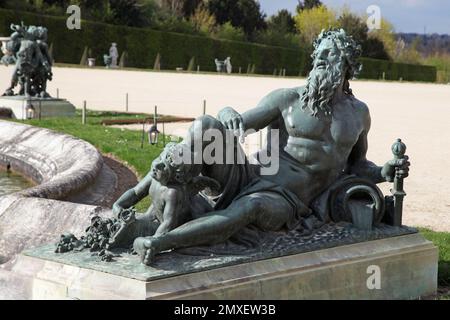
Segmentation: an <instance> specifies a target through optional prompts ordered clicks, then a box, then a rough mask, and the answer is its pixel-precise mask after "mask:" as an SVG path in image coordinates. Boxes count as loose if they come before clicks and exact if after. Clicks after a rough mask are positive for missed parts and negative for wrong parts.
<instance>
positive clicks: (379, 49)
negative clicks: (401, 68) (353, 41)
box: [362, 38, 390, 60]
mask: <svg viewBox="0 0 450 320" xmlns="http://www.w3.org/2000/svg"><path fill="white" fill-rule="evenodd" d="M362 49H363V56H364V57H366V58H372V59H381V60H390V57H389V54H388V53H387V51H386V48H385V47H384V44H383V42H381V41H380V40H379V39H377V38H368V39H367V40H366V41H365V42H363V44H362Z"/></svg>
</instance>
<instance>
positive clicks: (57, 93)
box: [56, 88, 59, 99]
mask: <svg viewBox="0 0 450 320" xmlns="http://www.w3.org/2000/svg"><path fill="white" fill-rule="evenodd" d="M56 99H59V88H56Z"/></svg>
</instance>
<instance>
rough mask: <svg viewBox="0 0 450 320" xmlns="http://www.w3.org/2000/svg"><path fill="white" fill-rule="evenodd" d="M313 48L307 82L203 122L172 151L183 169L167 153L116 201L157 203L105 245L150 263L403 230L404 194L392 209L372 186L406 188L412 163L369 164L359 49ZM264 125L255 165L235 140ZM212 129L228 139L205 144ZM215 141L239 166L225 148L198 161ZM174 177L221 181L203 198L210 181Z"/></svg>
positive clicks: (329, 37) (341, 39)
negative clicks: (319, 234) (209, 250)
mask: <svg viewBox="0 0 450 320" xmlns="http://www.w3.org/2000/svg"><path fill="white" fill-rule="evenodd" d="M314 48H315V50H314V53H313V56H312V57H313V69H312V71H311V72H310V74H309V77H308V79H307V84H306V85H305V86H302V87H298V88H290V89H279V90H275V91H274V92H272V93H270V94H268V95H267V96H266V97H264V98H263V99H262V100H261V102H260V103H259V104H258V106H256V107H255V108H254V109H251V110H249V111H247V112H245V113H243V114H240V113H238V112H237V111H235V110H234V109H233V108H230V107H227V108H225V109H223V110H222V111H221V112H220V113H219V115H218V118H217V119H216V118H214V117H211V116H202V117H200V118H198V119H197V120H196V121H195V122H194V124H193V125H192V126H191V127H190V129H189V131H188V134H187V136H186V137H185V139H184V140H183V141H182V142H181V143H179V144H178V145H173V146H170V148H171V150H172V151H173V150H182V151H181V152H178V154H179V155H180V154H182V155H184V156H186V155H188V156H187V157H183V159H184V160H183V161H184V162H182V163H181V164H180V163H178V162H177V163H176V164H173V165H172V164H168V162H167V161H166V160H167V156H168V152H167V151H168V150H165V151H164V152H163V154H162V155H161V156H160V158H158V159H156V160H155V161H156V162H154V163H153V166H152V169H151V170H150V172H149V173H148V175H147V177H146V178H144V179H143V180H142V181H141V182H140V183H139V184H138V185H137V186H136V187H134V188H133V189H130V190H128V191H127V192H126V193H124V194H123V195H122V196H121V197H120V198H119V199H118V200H117V202H116V203H115V204H114V206H113V212H114V213H115V214H116V215H117V216H118V217H120V216H121V214H122V212H124V210H125V211H126V210H128V209H129V208H131V207H132V206H134V205H135V204H136V203H138V202H139V201H140V200H142V199H143V198H144V197H146V196H149V195H150V196H152V199H153V200H152V201H153V205H152V206H151V207H150V208H149V210H148V211H147V212H146V213H145V214H143V215H136V216H135V217H134V216H133V218H132V219H129V220H128V222H127V223H123V224H122V227H120V228H118V229H117V230H116V231H115V232H114V233H113V235H112V236H111V237H110V238H109V241H108V248H109V249H113V248H116V247H122V248H127V247H129V246H131V245H133V249H134V251H135V252H136V253H138V254H139V255H140V257H141V261H142V262H143V263H145V264H147V265H149V264H151V263H152V262H153V261H154V259H155V256H156V255H157V254H159V253H161V252H163V251H167V250H172V249H181V248H192V247H197V246H203V247H205V246H206V247H208V246H214V245H217V244H220V243H225V242H227V241H228V240H230V239H240V240H241V242H242V243H247V244H250V245H259V244H261V243H262V239H263V238H265V235H266V234H270V237H269V238H270V242H271V243H272V244H274V243H275V244H276V242H277V241H276V240H277V239H278V240H279V239H281V238H287V240H286V241H292V239H297V235H296V234H293V233H292V232H293V231H295V232H297V233H299V234H305V233H307V232H311V231H312V230H315V229H317V228H320V227H324V226H325V227H326V226H328V225H332V224H333V223H337V222H347V223H353V227H354V228H355V229H361V230H364V232H366V231H370V230H371V228H372V226H377V225H380V224H381V223H382V222H384V223H385V224H386V223H388V224H389V223H390V224H391V225H392V224H394V223H392V222H389V219H390V218H393V219H391V220H395V221H396V222H395V225H398V224H401V222H399V220H398V219H399V218H398V217H401V215H399V212H398V211H401V207H398V208H397V209H395V206H398V205H400V206H401V198H399V197H398V196H396V195H395V193H394V196H396V198H395V199H396V200H395V206H394V208H392V206H391V204H392V203H391V202H392V201H390V200H392V199H391V198H389V197H386V198H384V196H383V194H382V193H381V191H380V190H379V188H378V187H377V186H376V184H377V183H381V182H385V181H391V182H392V181H394V179H397V180H396V181H397V183H396V187H394V189H395V190H396V191H398V190H400V189H402V186H401V181H402V179H403V178H405V177H406V176H407V175H408V170H409V165H410V164H409V161H408V158H407V156H403V154H404V148H403V147H399V148H397V147H395V148H394V149H395V152H397V151H396V150H397V149H399V150H400V149H401V150H403V151H399V152H398V156H397V157H396V158H395V159H394V160H391V161H388V162H387V163H386V164H385V165H384V166H383V167H379V166H377V165H375V164H374V163H372V162H370V161H368V160H367V159H366V153H367V148H368V142H367V134H368V132H369V129H370V121H371V120H370V114H369V109H368V107H367V106H366V104H364V103H363V102H361V101H360V100H358V99H357V98H356V97H355V96H354V94H353V92H352V90H351V89H350V83H349V80H351V79H352V78H353V77H355V76H356V75H357V74H358V72H359V71H360V69H361V65H360V63H359V62H358V58H359V56H360V53H361V48H360V46H359V45H357V44H356V43H355V41H354V40H353V39H352V38H351V37H349V36H347V35H346V33H345V31H344V30H342V29H341V30H331V31H326V32H325V31H324V32H322V33H321V34H320V35H319V37H318V39H317V40H316V41H315V43H314ZM264 128H268V137H267V141H268V142H267V145H266V147H265V148H264V149H263V150H261V151H259V152H258V153H257V154H256V155H255V159H256V161H250V160H251V159H248V158H246V157H245V155H244V152H243V150H242V148H241V146H240V144H239V143H237V140H238V138H240V139H241V141H242V140H243V139H244V138H245V135H246V132H247V130H250V129H253V130H256V131H258V130H261V129H264ZM210 132H215V133H218V135H219V136H222V137H226V138H225V139H216V138H215V139H213V140H212V139H207V138H205V135H207V134H209V133H210ZM274 137H278V138H279V139H278V140H277V139H274ZM212 145H215V147H217V148H218V149H220V148H222V150H225V149H226V148H227V147H228V148H229V150H231V160H233V161H231V162H229V161H227V160H230V159H229V156H230V153H229V152H225V153H224V154H218V153H217V152H216V153H215V154H214V155H215V157H216V158H215V161H212V162H211V161H208V160H206V159H205V158H204V157H202V155H204V154H205V152H206V151H208V150H210V148H211V146H212ZM230 145H231V146H232V147H231V149H230ZM170 148H169V149H170ZM218 149H217V150H218ZM172 151H171V152H170V154H171V158H172V160H174V158H176V157H174V155H175V153H174V152H172ZM266 154H269V155H271V156H272V159H271V163H274V162H275V161H276V162H277V163H278V164H279V166H278V170H276V172H274V173H272V174H265V173H263V169H264V168H265V167H266V165H267V164H266V163H263V161H262V159H264V155H266ZM396 154H397V153H396ZM169 158H170V157H169ZM163 159H166V160H163ZM198 159H200V161H196V160H198ZM175 162H176V161H175ZM192 163H193V164H192ZM174 170H175V171H174ZM174 172H175V176H176V175H177V174H178V175H179V174H180V172H181V173H182V176H189V177H191V178H192V179H194V177H204V178H209V179H212V180H208V185H209V186H211V185H215V183H213V181H216V182H217V187H218V186H220V189H219V190H218V193H219V195H218V196H215V197H211V196H208V195H205V194H204V193H199V192H198V191H200V190H201V189H202V187H204V186H206V184H202V185H201V187H194V188H191V187H188V186H189V185H190V184H189V182H188V183H186V181H191V180H189V179H188V180H184V179H180V177H178V179H175V180H171V177H172V176H173V174H174ZM191 178H190V179H191ZM192 181H193V180H192ZM157 182H158V183H157ZM180 182H182V183H181V185H182V186H183V187H180ZM171 190H176V191H171ZM392 209H394V211H396V212H395V213H392ZM188 211H189V212H190V214H186V212H188ZM166 212H167V219H168V220H166ZM169 213H170V214H169ZM158 216H159V217H158ZM386 216H389V217H390V218H389V219H387V218H386ZM155 217H156V218H155ZM174 217H183V218H182V219H173V218H174ZM400 219H401V218H400ZM186 220H188V221H186ZM167 221H171V222H170V223H169V224H170V225H169V226H167V225H166V224H167ZM284 234H287V235H288V236H287V237H285V236H284ZM338 238H339V237H338ZM259 240H261V241H259ZM266 240H267V239H265V241H266ZM294 241H295V240H294ZM302 241H303V240H302ZM330 241H331V240H330ZM333 241H336V240H335V239H334V240H333ZM258 242H259V244H258ZM266 243H268V242H267V241H266ZM284 247H286V246H284ZM261 250H262V249H261ZM280 251H286V250H280ZM235 253H236V252H235Z"/></svg>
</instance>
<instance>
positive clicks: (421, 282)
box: [12, 234, 438, 299]
mask: <svg viewBox="0 0 450 320" xmlns="http://www.w3.org/2000/svg"><path fill="white" fill-rule="evenodd" d="M38 252H42V249H41V250H38ZM43 256H46V258H41V257H39V254H36V252H34V253H33V252H31V251H29V252H28V253H24V254H22V255H20V256H19V258H18V260H17V261H16V263H15V264H14V267H13V268H12V271H13V272H14V273H15V274H20V273H22V274H24V275H25V274H26V275H27V276H28V277H29V279H32V285H31V286H30V289H31V290H30V291H31V292H30V294H31V298H33V299H415V298H419V297H421V296H427V295H431V294H434V293H435V292H436V289H437V261H438V250H437V248H436V247H435V246H434V245H433V244H432V243H431V242H429V241H427V240H425V239H424V238H423V237H422V236H421V235H420V234H410V235H404V236H399V237H393V238H388V239H382V240H375V241H368V242H363V243H355V244H351V245H345V246H340V247H334V248H328V249H323V250H317V251H312V252H307V253H301V254H295V255H289V256H283V257H279V258H272V259H266V260H259V261H253V262H247V263H241V264H236V265H231V266H223V267H216V268H214V269H206V270H203V271H199V272H193V273H187V274H179V275H171V276H168V275H165V276H164V275H161V274H160V275H159V276H158V277H155V278H153V279H147V280H142V279H141V280H139V279H136V277H135V276H132V277H127V276H123V275H118V274H114V272H113V270H112V271H111V272H105V271H104V269H105V267H104V265H105V264H107V262H98V265H99V266H101V265H103V267H102V268H96V267H95V266H94V267H93V266H92V265H89V269H88V268H85V267H81V265H83V261H81V262H80V263H79V265H77V264H76V263H75V262H74V261H73V260H71V261H69V262H68V263H67V264H65V263H62V262H61V261H59V262H58V261H50V260H47V259H48V254H43ZM58 260H60V259H58ZM141 268H142V269H143V270H145V268H147V267H145V266H142V267H141ZM96 269H97V270H96ZM100 269H103V271H100ZM166 271H167V270H166ZM163 273H164V272H163ZM378 277H379V278H378ZM378 279H379V285H380V286H379V288H377V285H378V283H377V281H378Z"/></svg>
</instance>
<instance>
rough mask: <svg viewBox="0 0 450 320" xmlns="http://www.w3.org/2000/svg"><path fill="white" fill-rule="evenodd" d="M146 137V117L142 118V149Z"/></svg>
mask: <svg viewBox="0 0 450 320" xmlns="http://www.w3.org/2000/svg"><path fill="white" fill-rule="evenodd" d="M144 137H145V118H144V119H143V120H142V136H141V149H143V148H144Z"/></svg>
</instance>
